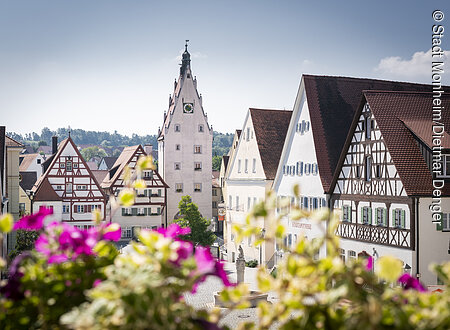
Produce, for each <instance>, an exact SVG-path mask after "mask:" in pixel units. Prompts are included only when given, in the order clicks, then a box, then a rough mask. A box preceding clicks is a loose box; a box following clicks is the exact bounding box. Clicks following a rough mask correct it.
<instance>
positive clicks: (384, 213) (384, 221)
mask: <svg viewBox="0 0 450 330" xmlns="http://www.w3.org/2000/svg"><path fill="white" fill-rule="evenodd" d="M387 222H388V221H387V209H386V208H384V209H383V224H384V225H385V226H386V227H387V225H388V224H387Z"/></svg>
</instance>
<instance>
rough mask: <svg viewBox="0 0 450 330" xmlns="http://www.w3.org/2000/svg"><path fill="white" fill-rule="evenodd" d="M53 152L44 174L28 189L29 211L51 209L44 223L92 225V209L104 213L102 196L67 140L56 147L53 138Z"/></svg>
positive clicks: (46, 162) (46, 163) (89, 172)
mask: <svg viewBox="0 0 450 330" xmlns="http://www.w3.org/2000/svg"><path fill="white" fill-rule="evenodd" d="M53 152H54V154H53V155H52V156H50V157H49V158H48V159H47V160H46V161H45V162H44V164H43V170H44V174H42V176H41V177H40V178H39V179H38V181H37V182H36V183H35V185H34V186H33V189H32V197H31V198H32V212H37V211H38V210H39V208H40V207H43V206H45V207H49V208H52V209H53V215H51V216H48V217H47V218H46V220H45V222H46V223H49V222H51V221H63V222H68V223H70V224H72V225H75V226H78V227H83V228H84V227H88V226H92V225H93V222H92V214H91V212H92V211H93V210H99V211H100V212H101V213H102V214H103V216H105V214H106V213H105V212H106V195H105V194H104V192H103V190H102V188H101V187H100V184H99V183H98V182H97V180H96V178H95V176H94V175H93V174H92V171H91V170H90V169H89V167H88V166H87V164H86V162H85V161H84V159H83V157H82V156H81V154H80V152H79V151H78V148H77V147H76V145H75V143H74V142H73V141H72V139H71V138H70V137H69V138H67V139H65V140H63V141H61V143H60V144H59V146H58V147H57V149H56V140H55V137H54V138H53Z"/></svg>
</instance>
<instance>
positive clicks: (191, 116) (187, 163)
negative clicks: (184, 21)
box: [158, 40, 213, 223]
mask: <svg viewBox="0 0 450 330" xmlns="http://www.w3.org/2000/svg"><path fill="white" fill-rule="evenodd" d="M188 41H189V40H186V45H185V51H184V53H183V55H182V60H181V67H180V75H179V77H178V79H177V80H175V84H174V91H173V94H172V95H170V96H169V109H168V110H167V112H164V123H163V126H162V127H161V128H160V130H159V136H158V162H159V163H158V171H159V173H160V174H161V175H162V177H163V179H164V181H165V182H166V183H167V184H168V185H169V188H168V189H167V221H168V223H171V222H172V220H173V219H174V218H175V217H176V215H177V212H178V203H179V202H180V199H181V197H182V196H185V195H189V196H191V198H192V201H193V202H194V203H195V204H197V206H198V209H199V211H200V212H201V214H202V216H203V217H205V218H207V219H211V216H212V139H213V129H212V127H211V126H210V125H209V124H208V117H207V116H206V114H205V112H204V109H203V105H202V96H201V95H200V94H199V93H198V91H197V79H196V77H194V76H193V75H192V71H191V55H190V54H189V52H188Z"/></svg>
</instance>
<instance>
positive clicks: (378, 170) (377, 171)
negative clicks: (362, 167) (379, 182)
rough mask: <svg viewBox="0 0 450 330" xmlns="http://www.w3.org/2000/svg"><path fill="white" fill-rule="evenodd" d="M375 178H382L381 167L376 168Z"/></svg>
mask: <svg viewBox="0 0 450 330" xmlns="http://www.w3.org/2000/svg"><path fill="white" fill-rule="evenodd" d="M375 177H376V178H377V179H379V178H381V165H379V164H378V165H377V166H375Z"/></svg>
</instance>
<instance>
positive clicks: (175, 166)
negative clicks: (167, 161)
mask: <svg viewBox="0 0 450 330" xmlns="http://www.w3.org/2000/svg"><path fill="white" fill-rule="evenodd" d="M174 169H175V170H177V171H178V170H181V163H174Z"/></svg>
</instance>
